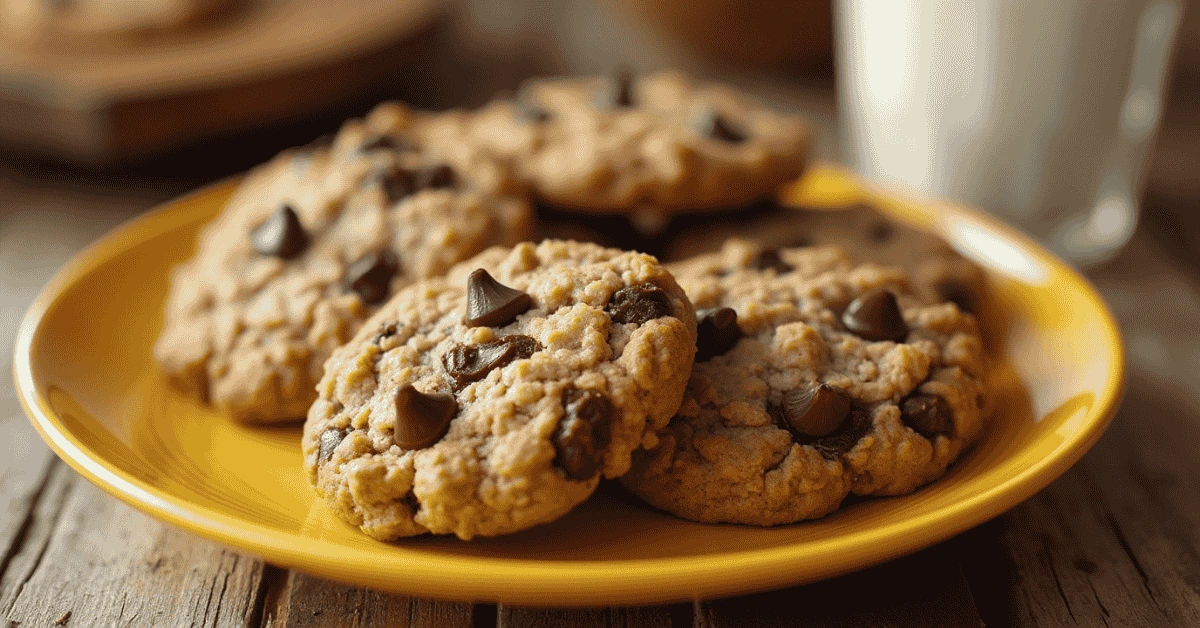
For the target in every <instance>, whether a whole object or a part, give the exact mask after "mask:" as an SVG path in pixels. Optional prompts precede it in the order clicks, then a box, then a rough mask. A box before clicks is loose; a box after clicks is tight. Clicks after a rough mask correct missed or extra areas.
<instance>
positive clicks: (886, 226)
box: [867, 220, 896, 244]
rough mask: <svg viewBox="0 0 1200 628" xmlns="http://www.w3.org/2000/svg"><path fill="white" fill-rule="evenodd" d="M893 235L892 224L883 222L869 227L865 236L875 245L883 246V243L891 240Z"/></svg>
mask: <svg viewBox="0 0 1200 628" xmlns="http://www.w3.org/2000/svg"><path fill="white" fill-rule="evenodd" d="M895 235H896V227H895V226H893V225H892V223H890V222H887V221H883V220H880V221H878V222H876V223H875V224H873V225H871V228H870V230H868V231H867V236H868V237H869V238H871V241H872V242H875V243H876V244H883V243H884V242H887V241H888V240H891V239H892V237H893V236H895Z"/></svg>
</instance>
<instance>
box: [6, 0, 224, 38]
mask: <svg viewBox="0 0 1200 628" xmlns="http://www.w3.org/2000/svg"><path fill="white" fill-rule="evenodd" d="M235 2H236V0H67V1H63V0H0V32H5V33H8V34H10V35H12V36H13V37H18V38H21V39H34V38H38V37H46V38H49V37H63V36H65V37H83V38H92V39H94V38H99V37H115V36H120V35H127V34H131V33H146V32H152V31H166V30H172V29H177V28H182V27H184V26H186V25H188V24H192V23H194V22H197V21H199V20H202V19H205V18H207V17H209V16H210V15H212V14H214V13H216V12H217V11H219V10H222V9H224V8H227V7H228V6H230V5H232V4H234V3H235Z"/></svg>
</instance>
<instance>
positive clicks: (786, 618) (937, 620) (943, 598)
mask: <svg viewBox="0 0 1200 628" xmlns="http://www.w3.org/2000/svg"><path fill="white" fill-rule="evenodd" d="M980 625H982V621H981V620H980V618H979V614H978V613H977V611H976V609H975V605H974V601H973V600H972V596H971V591H970V588H969V587H968V584H967V580H966V578H965V577H964V575H963V573H962V571H961V569H960V567H959V564H958V560H957V558H956V557H955V556H954V555H953V552H952V551H951V550H950V548H949V546H947V545H945V544H943V545H939V546H936V547H933V548H930V549H928V550H925V551H923V552H919V553H917V554H914V555H912V556H908V557H905V558H901V559H898V560H894V561H891V562H889V563H885V564H883V565H879V566H877V567H873V568H871V569H867V570H864V571H860V572H858V573H854V574H850V575H848V576H842V577H840V578H834V579H832V580H827V581H824V582H818V583H815V584H811V585H807V586H801V587H793V588H790V589H782V590H779V591H771V592H768V593H760V594H757V595H749V596H743V597H738V598H728V599H722V600H712V601H705V602H702V603H700V604H699V608H698V610H697V617H696V622H695V626H696V628H724V627H727V626H762V627H764V628H768V627H772V626H879V627H885V626H956V627H962V626H980Z"/></svg>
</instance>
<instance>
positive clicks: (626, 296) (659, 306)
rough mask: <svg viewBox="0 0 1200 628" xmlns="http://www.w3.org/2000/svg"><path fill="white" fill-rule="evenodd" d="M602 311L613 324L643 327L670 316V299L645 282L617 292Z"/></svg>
mask: <svg viewBox="0 0 1200 628" xmlns="http://www.w3.org/2000/svg"><path fill="white" fill-rule="evenodd" d="M604 309H605V311H607V312H608V316H609V318H611V319H612V321H613V322H614V323H625V324H627V325H643V324H645V323H646V322H647V321H652V320H654V319H656V318H662V317H664V316H670V315H671V297H669V296H667V293H666V292H663V289H662V288H659V287H658V286H656V285H654V284H652V283H649V282H646V283H641V284H638V285H636V286H626V287H624V288H621V289H620V290H617V291H616V292H614V293H613V295H612V298H611V299H609V300H608V305H607V306H606V307H605V308H604Z"/></svg>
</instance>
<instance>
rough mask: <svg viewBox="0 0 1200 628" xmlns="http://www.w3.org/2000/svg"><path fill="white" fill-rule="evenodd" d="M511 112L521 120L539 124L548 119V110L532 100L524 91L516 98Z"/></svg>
mask: <svg viewBox="0 0 1200 628" xmlns="http://www.w3.org/2000/svg"><path fill="white" fill-rule="evenodd" d="M513 113H514V115H516V118H517V120H519V121H521V122H531V123H533V124H541V123H543V122H547V121H549V120H550V112H549V111H546V110H545V109H543V108H542V107H541V106H539V105H538V104H537V103H535V102H533V101H532V99H531V98H530V97H529V95H528V94H524V93H522V94H521V96H520V98H518V99H517V102H516V103H515V107H514V111H513Z"/></svg>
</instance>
